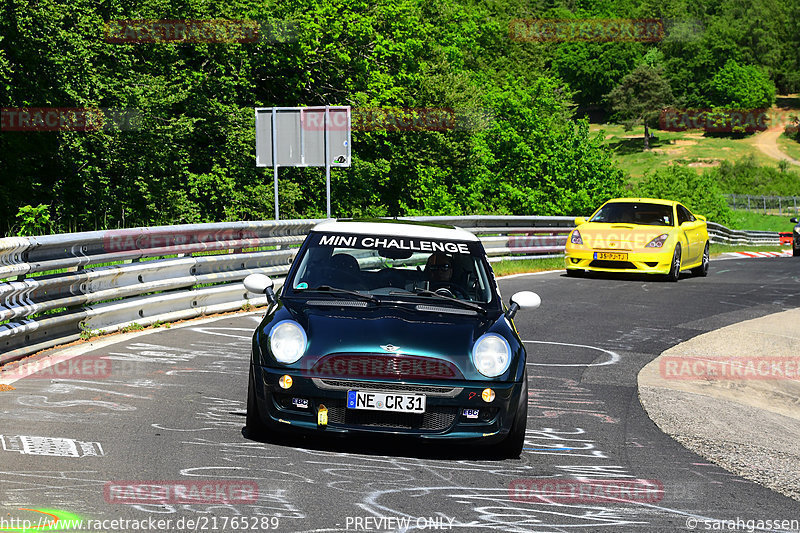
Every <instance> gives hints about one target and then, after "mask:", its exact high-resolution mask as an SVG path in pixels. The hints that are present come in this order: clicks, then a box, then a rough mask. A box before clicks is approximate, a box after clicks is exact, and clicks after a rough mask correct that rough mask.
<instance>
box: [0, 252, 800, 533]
mask: <svg viewBox="0 0 800 533" xmlns="http://www.w3.org/2000/svg"><path fill="white" fill-rule="evenodd" d="M500 285H501V290H502V291H503V295H504V297H505V298H506V299H507V298H508V297H510V296H511V294H512V293H514V292H515V291H518V290H534V291H536V292H538V293H539V294H540V295H541V297H542V302H543V303H542V306H541V308H540V309H538V310H536V311H531V312H526V313H525V312H521V313H519V314H518V315H517V319H516V323H517V327H518V329H519V331H520V334H521V336H522V338H523V339H524V340H526V341H527V347H528V353H529V358H528V365H529V368H528V371H529V374H530V391H529V394H530V398H529V412H528V433H527V439H526V449H525V450H524V453H523V456H522V457H521V459H519V460H505V461H495V460H491V459H487V458H486V457H485V456H482V455H481V454H480V453H479V452H476V451H475V450H473V449H471V448H468V447H463V446H454V445H452V444H451V445H448V446H447V447H435V448H429V447H426V446H421V445H418V444H409V443H406V442H399V441H397V440H396V439H364V438H348V439H336V440H330V439H324V438H305V439H300V440H290V441H284V442H280V443H270V444H265V443H261V442H255V441H252V440H249V439H248V438H246V437H245V436H244V434H243V431H242V430H243V426H244V410H245V402H246V399H245V396H246V389H247V366H248V356H249V342H250V341H249V339H250V333H251V331H252V330H253V328H254V327H255V326H256V324H257V320H258V317H257V316H255V315H252V314H251V315H246V316H232V317H224V318H221V319H218V320H214V321H211V322H205V323H202V324H197V323H190V324H189V325H188V326H185V327H175V328H171V329H163V330H158V331H156V332H154V333H149V334H146V335H141V336H138V337H135V338H133V339H130V340H126V341H125V342H121V343H116V344H113V345H109V346H105V347H100V348H96V349H94V350H93V351H91V352H89V353H87V354H86V355H82V356H80V357H79V358H75V359H73V360H71V361H73V362H77V361H82V360H87V361H90V362H93V363H96V364H97V365H99V366H98V367H97V368H95V370H92V371H91V372H87V373H85V375H84V378H85V379H64V378H62V377H58V376H54V375H53V374H52V372H51V373H50V374H48V371H47V370H46V369H45V370H43V371H42V372H40V374H39V375H40V377H41V379H37V378H36V377H29V378H26V379H22V380H19V381H16V382H15V383H14V384H13V386H14V387H15V388H16V390H10V391H3V392H0V412H2V419H1V420H2V421H1V422H0V424H2V425H0V435H2V438H1V439H0V511H2V513H0V529H2V528H3V525H4V524H3V523H2V520H3V519H5V520H9V519H12V518H18V519H22V518H27V519H31V520H34V521H38V520H40V517H41V516H43V515H42V513H39V512H36V511H34V510H36V509H39V510H41V509H49V510H56V511H49V512H51V513H52V514H55V515H57V516H62V517H63V516H66V515H65V514H64V513H65V512H67V513H72V515H76V516H77V517H80V518H83V519H85V520H90V519H91V520H103V519H105V520H115V519H122V520H124V519H127V520H148V519H150V520H151V521H150V522H149V524H148V523H147V522H144V523H141V524H139V523H137V526H138V527H137V529H134V528H133V527H132V526H133V524H132V523H128V526H129V527H127V528H124V527H122V528H121V527H113V526H115V525H116V526H119V525H124V524H119V523H116V524H114V523H112V522H107V523H106V524H107V525H106V527H105V528H104V529H103V530H105V531H134V530H139V531H142V530H153V529H159V530H169V531H188V530H197V531H212V530H216V531H236V530H243V529H245V528H244V527H242V526H247V527H246V529H247V530H248V531H265V530H270V529H271V530H273V531H274V530H278V531H347V530H349V531H366V530H380V531H387V530H392V531H395V530H398V526H399V525H401V524H403V523H407V524H409V525H410V526H412V528H416V529H419V530H428V531H431V530H435V529H434V527H438V528H439V529H438V530H440V531H441V530H447V529H448V528H450V527H452V528H453V529H454V530H455V529H456V528H457V529H458V530H460V531H486V530H497V531H536V532H563V531H587V532H594V531H647V532H651V531H669V532H674V531H688V530H690V528H689V527H687V520H688V525H689V526H694V528H695V529H697V530H712V529H713V530H728V531H731V530H738V531H747V530H750V531H752V530H758V529H757V526H758V522H757V521H759V520H775V519H780V520H783V519H785V520H791V519H794V520H800V503H798V502H796V501H794V500H791V499H788V498H786V497H783V496H781V495H778V494H776V493H773V492H772V491H769V490H767V489H765V488H763V487H761V486H759V485H757V484H754V483H752V482H749V481H746V480H744V479H742V478H739V477H737V476H734V475H732V474H729V473H728V472H726V471H725V470H722V469H720V468H718V467H716V466H714V465H711V464H708V463H707V462H706V461H705V460H703V459H702V458H701V457H699V456H697V455H695V454H693V453H691V452H689V451H687V450H685V449H684V448H683V447H682V446H680V445H679V444H677V443H676V442H675V441H673V440H672V439H671V438H669V437H667V436H665V435H664V434H662V433H661V432H660V431H659V430H658V428H656V426H655V425H654V424H653V423H652V422H651V421H650V420H649V419H648V418H647V416H646V414H645V413H644V411H643V410H642V408H641V406H640V404H639V401H638V398H637V391H636V375H637V373H638V371H639V369H640V368H641V367H642V366H644V365H645V364H646V363H648V362H649V361H651V360H652V359H653V358H655V357H656V356H657V355H658V354H659V353H661V352H662V351H664V350H665V349H667V348H668V347H670V346H673V345H675V344H677V343H680V342H682V341H684V340H686V339H688V338H691V337H694V336H696V335H698V334H701V333H704V332H706V331H710V330H712V329H716V328H718V327H721V326H725V325H728V324H732V323H735V322H739V321H742V320H747V319H750V318H755V317H759V316H763V315H766V314H769V313H773V312H777V311H782V310H785V309H788V308H794V307H800V262H798V261H797V260H795V259H793V258H776V259H758V260H756V259H749V260H729V261H717V262H712V267H711V273H710V275H709V277H708V278H705V279H703V278H691V277H689V276H684V277H683V278H682V279H681V281H680V282H679V283H677V284H674V283H664V282H657V281H649V280H647V279H635V278H608V277H605V278H590V279H572V278H566V277H565V276H564V275H563V274H562V273H547V274H543V275H530V276H523V277H515V278H507V279H504V280H501V282H500ZM108 361H110V362H111V365H110V368H109V367H104V366H103V365H104V364H106V363H103V362H108ZM98 368H99V370H98ZM765 438H769V436H768V435H765ZM565 479H572V480H574V481H573V482H572V483H573V484H572V485H570V487H571V488H575V487H586V486H589V484H591V483H592V482H594V483H595V486H596V485H597V482H598V480H615V481H620V480H622V481H626V480H627V483H631V484H634V485H636V486H637V487H640V488H641V487H642V486H647V487H656V488H657V489H654V490H652V491H649V492H648V491H645V493H644V495H642V493H641V491H640V492H639V493H635V494H633V495H625V494H622V496H621V497H620V498H619V499H616V500H614V499H611V500H609V499H605V500H604V499H603V498H598V497H584V498H572V499H570V498H562V499H559V498H550V501H542V500H536V499H535V498H531V497H529V496H530V493H528V492H524V491H523V492H513V491H510V487H512V486H513V487H519V486H523V487H530V486H535V487H540V488H542V487H543V484H545V482H547V481H550V482H555V481H559V480H565ZM146 480H153V481H159V482H163V481H170V480H181V481H182V482H191V483H194V488H197V486H199V485H202V483H203V482H204V481H205V480H214V481H217V482H219V481H225V482H230V483H231V487H233V488H237V487H238V488H239V489H242V488H244V489H247V488H248V487H249V488H252V487H253V484H254V483H255V484H257V490H258V497H257V499H256V500H255V501H250V500H251V499H250V500H249V499H248V498H249V497H248V496H247V494H248V493H247V492H246V491H240V492H239V493H237V494H239V496H238V497H239V498H240V499H241V500H243V501H244V503H238V504H236V505H232V504H229V503H228V504H226V503H202V504H196V503H192V504H186V503H174V504H152V503H138V504H130V503H120V502H121V498H123V497H131V498H136V499H137V501H140V502H144V501H146V498H147V497H148V496H152V493H151V492H147V491H146V490H144V489H142V490H141V491H140V492H137V493H135V494H134V493H132V492H127V493H121V492H118V491H117V489H114V488H112V486H113V487H119V486H125V485H126V483H124V482H125V481H128V482H129V483H127V484H128V485H130V484H131V483H130V482H132V481H136V482H141V481H146ZM636 480H639V481H636ZM645 480H646V481H645ZM120 482H123V483H120ZM531 483H534V485H531ZM602 483H603V482H600V484H602ZM191 488H192V487H189V488H188V489H187V490H189V489H191ZM229 488H230V487H229ZM562 488H563V487H562ZM217 490H219V485H217ZM545 490H546V489H545ZM659 490H662V492H659ZM115 491H117V492H115ZM214 494H217V497H220V496H219V494H220V493H219V492H217V493H214ZM205 497H206V498H212V499H213V497H214V496H213V494H211V493H207V494H206V495H205ZM21 509H34V510H27V511H26V510H21ZM234 517H241V518H239V519H237V520H238V522H236V523H235V522H233V521H232V520H231V519H232V518H234ZM242 518H245V519H246V520H242ZM389 518H391V519H392V520H391V521H389V520H387V519H389ZM167 519H169V520H172V522H171V523H170V524H169V525H165V524H166V523H165V522H162V524H161V527H158V526H157V522H155V521H156V520H167ZM707 519H708V520H733V521H736V520H739V521H740V522H739V525H738V526H737V529H734V528H733V526H734V524H719V523H717V524H715V523H712V522H704V520H707ZM748 520H752V521H753V522H752V523H751V524H752V525H753V528H752V529H751V528H750V527H749V525H748V522H747V521H748ZM189 521H194V522H189ZM12 525H13V524H12ZM95 525H97V523H95ZM8 526H9V524H8V523H6V524H5V527H8ZM215 526H216V527H215ZM223 526H224V527H223ZM725 526H731V527H725ZM789 529H790V528H788V527H786V528H781V527H778V528H773V527H766V528H764V529H762V530H767V531H773V530H775V531H778V530H789ZM84 530H86V527H84Z"/></svg>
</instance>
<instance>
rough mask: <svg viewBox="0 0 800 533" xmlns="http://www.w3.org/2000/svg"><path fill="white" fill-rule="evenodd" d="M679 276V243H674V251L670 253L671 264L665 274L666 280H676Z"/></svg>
mask: <svg viewBox="0 0 800 533" xmlns="http://www.w3.org/2000/svg"><path fill="white" fill-rule="evenodd" d="M680 277H681V245H680V244H676V245H675V253H673V254H672V266H671V267H670V269H669V274H667V281H673V282H674V281H678V279H679V278H680Z"/></svg>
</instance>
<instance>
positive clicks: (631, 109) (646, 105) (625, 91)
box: [607, 63, 673, 150]
mask: <svg viewBox="0 0 800 533" xmlns="http://www.w3.org/2000/svg"><path fill="white" fill-rule="evenodd" d="M607 98H608V101H609V102H610V104H611V108H612V109H613V110H614V116H615V118H616V119H617V120H621V121H623V124H625V129H626V130H629V129H631V128H632V127H633V126H635V125H639V124H644V148H645V150H647V149H649V148H650V130H649V126H650V124H652V123H654V122H655V121H656V120H657V119H658V116H659V114H660V112H661V110H662V109H664V108H665V107H666V106H668V105H670V104H671V103H672V102H673V96H672V90H671V89H670V85H669V82H668V81H667V80H665V79H664V78H663V77H662V73H661V71H660V70H659V69H658V68H655V67H652V66H650V65H648V64H646V63H642V64H640V65H639V66H638V67H636V69H635V70H634V71H633V72H631V73H630V74H628V75H627V76H625V77H624V78H622V81H620V83H619V85H617V86H616V87H615V88H614V90H612V91H611V92H610V93H608V96H607Z"/></svg>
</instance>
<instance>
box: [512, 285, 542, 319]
mask: <svg viewBox="0 0 800 533" xmlns="http://www.w3.org/2000/svg"><path fill="white" fill-rule="evenodd" d="M541 304H542V299H541V298H539V295H538V294H536V293H535V292H531V291H520V292H516V293H514V295H513V296H512V297H511V305H510V306H509V308H508V311H506V316H507V317H508V318H514V315H516V314H517V311H519V310H520V309H536V308H537V307H539V306H540V305H541Z"/></svg>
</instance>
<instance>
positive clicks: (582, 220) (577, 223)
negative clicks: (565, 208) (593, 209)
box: [575, 217, 586, 226]
mask: <svg viewBox="0 0 800 533" xmlns="http://www.w3.org/2000/svg"><path fill="white" fill-rule="evenodd" d="M581 224H586V219H585V218H583V217H578V218H576V219H575V226H580V225H581Z"/></svg>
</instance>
